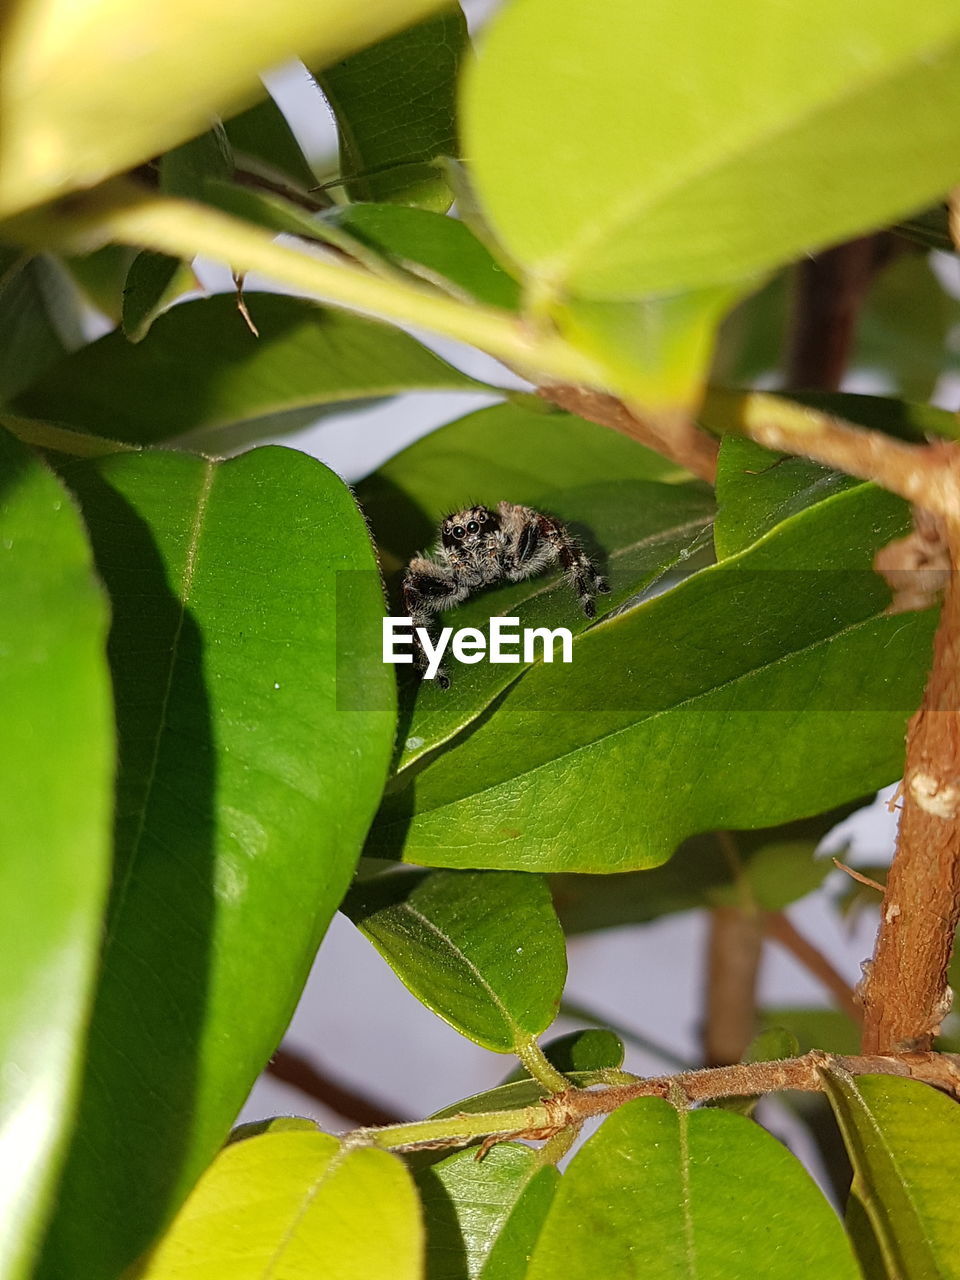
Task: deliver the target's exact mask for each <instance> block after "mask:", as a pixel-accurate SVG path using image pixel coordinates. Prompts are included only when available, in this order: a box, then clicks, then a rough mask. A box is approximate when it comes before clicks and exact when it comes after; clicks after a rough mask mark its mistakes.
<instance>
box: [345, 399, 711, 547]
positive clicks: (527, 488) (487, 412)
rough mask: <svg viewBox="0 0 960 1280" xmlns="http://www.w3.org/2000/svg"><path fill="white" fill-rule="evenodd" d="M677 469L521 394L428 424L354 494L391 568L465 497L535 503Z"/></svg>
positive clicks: (667, 475)
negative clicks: (581, 488)
mask: <svg viewBox="0 0 960 1280" xmlns="http://www.w3.org/2000/svg"><path fill="white" fill-rule="evenodd" d="M684 478H689V477H687V473H686V472H683V471H680V470H679V469H678V468H677V467H676V466H675V465H674V464H672V463H670V462H668V461H667V460H666V459H665V458H663V457H662V456H661V455H660V454H657V453H654V452H653V451H652V450H650V449H644V448H643V447H642V445H639V444H635V443H634V442H633V441H632V440H628V439H627V438H626V437H625V436H621V435H618V434H617V433H616V432H614V431H610V430H609V429H608V428H606V427H600V426H597V425H596V423H593V422H586V421H584V419H583V418H577V417H575V416H574V415H572V414H568V413H553V412H549V411H546V410H545V408H544V406H542V405H541V403H540V402H539V401H535V400H532V399H530V398H526V397H525V398H524V399H523V400H522V401H520V402H519V403H518V402H510V403H508V404H502V405H495V406H494V407H493V408H490V409H481V410H479V411H478V412H477V413H471V414H468V415H467V417H465V418H460V419H458V421H456V422H451V423H450V424H449V426H446V427H441V428H440V429H439V430H438V431H432V432H431V433H430V434H429V435H428V436H425V437H424V438H423V439H422V440H418V441H417V442H416V443H415V444H412V445H411V446H410V447H409V448H408V449H404V450H403V451H402V453H398V454H397V455H396V456H395V457H393V458H391V459H390V461H389V462H386V463H384V465H383V466H382V467H381V468H380V469H379V470H378V471H376V472H374V474H373V475H371V476H368V477H367V479H366V480H364V481H363V482H362V483H361V484H360V485H358V487H357V495H358V497H359V499H360V502H361V504H362V506H363V509H364V511H365V512H366V513H367V516H368V518H369V520H370V523H371V525H372V527H373V531H374V535H375V537H376V540H377V544H378V546H379V547H380V549H381V551H384V550H386V551H388V552H390V553H391V555H392V557H393V561H394V563H393V567H395V568H398V567H399V566H400V564H401V563H403V564H405V563H406V561H407V560H408V559H409V558H410V556H411V555H413V554H414V553H415V552H416V551H418V550H422V549H424V548H425V547H428V546H429V545H431V543H432V542H433V541H434V540H435V539H436V537H437V528H438V526H439V523H440V521H441V519H442V518H443V517H444V516H445V515H447V514H448V513H449V512H450V511H455V510H457V508H458V507H460V506H462V505H463V503H464V502H468V501H469V502H473V501H475V500H476V501H481V502H488V503H493V504H494V505H496V503H497V502H499V501H500V500H501V499H502V498H506V499H507V500H508V501H510V502H521V503H525V504H528V505H530V506H537V505H538V504H539V503H541V502H543V501H544V500H545V499H546V498H547V497H548V496H550V495H555V494H556V493H557V492H558V491H560V490H564V489H571V488H574V487H576V486H581V485H590V484H599V483H602V482H604V481H610V480H613V479H617V480H668V481H670V480H675V479H684ZM678 501H681V502H682V501H683V499H679V500H678ZM638 514H640V513H638Z"/></svg>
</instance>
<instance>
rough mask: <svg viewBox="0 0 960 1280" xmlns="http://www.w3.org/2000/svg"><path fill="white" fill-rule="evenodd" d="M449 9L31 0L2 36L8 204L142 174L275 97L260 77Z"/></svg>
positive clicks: (416, 3) (433, 0) (348, 1)
mask: <svg viewBox="0 0 960 1280" xmlns="http://www.w3.org/2000/svg"><path fill="white" fill-rule="evenodd" d="M441 3H442V0H370V3H368V4H365V5H363V6H357V5H356V4H355V3H353V0H327V3H326V4H324V6H323V9H322V11H321V12H320V13H319V14H318V13H316V12H314V11H312V10H311V9H310V8H309V7H305V6H304V5H302V4H300V3H293V0H279V2H278V3H275V4H272V5H270V6H269V8H266V7H264V8H262V9H258V8H251V9H247V10H245V11H244V13H243V14H242V15H239V14H238V13H237V10H236V8H235V6H233V5H229V4H226V3H224V0H191V2H190V3H185V0H171V2H170V3H167V4H165V5H163V7H162V11H161V9H158V8H153V7H151V6H149V5H143V4H140V3H139V2H138V0H115V2H113V3H108V0H95V2H94V3H90V4H84V5H82V6H80V7H78V6H76V5H75V4H74V3H73V0H46V2H41V0H31V3H30V4H29V5H28V6H27V7H26V9H25V11H24V12H23V13H18V21H17V22H16V23H8V24H6V26H5V29H4V32H3V37H4V38H3V64H4V103H3V135H2V137H0V175H2V178H0V210H2V212H3V213H4V214H9V213H13V212H16V211H19V210H21V209H25V208H28V207H29V206H31V205H36V204H40V203H41V202H43V201H46V200H50V199H51V198H52V197H54V196H56V195H58V194H60V193H61V192H63V191H68V190H74V189H76V188H78V187H80V188H82V187H89V186H93V185H95V184H96V183H99V182H102V181H103V180H104V178H107V177H109V176H110V175H111V174H114V173H119V172H121V171H122V170H126V169H130V168H133V167H134V166H135V165H137V164H140V163H142V162H144V161H147V160H149V159H150V158H151V157H152V156H156V155H160V154H161V153H163V152H165V151H168V150H169V149H170V148H171V147H174V146H177V145H178V144H179V143H181V142H186V141H187V140H188V139H189V138H192V137H194V136H195V135H196V134H197V133H199V132H200V131H201V130H202V129H206V128H208V127H209V123H210V120H211V118H212V117H214V116H217V115H220V116H229V115H231V114H233V113H235V112H237V111H238V110H243V109H244V108H245V107H247V106H249V105H250V103H251V102H253V101H256V100H257V99H259V98H260V97H262V95H263V87H262V85H261V84H260V82H259V79H258V75H259V73H260V72H261V71H264V70H266V69H268V68H270V67H273V66H276V65H277V64H279V63H281V62H283V61H284V60H285V59H287V58H291V57H294V56H297V55H299V56H301V57H303V58H306V59H307V60H308V61H310V63H311V65H312V66H315V67H316V66H324V65H326V64H327V63H329V62H333V61H335V60H336V59H338V58H343V57H344V56H345V55H347V54H349V53H351V52H352V51H353V50H354V49H356V48H358V47H360V46H363V45H365V44H368V43H369V42H370V41H371V40H377V39H378V38H380V37H382V36H386V35H389V34H390V33H391V32H394V31H397V30H399V29H400V28H402V27H403V26H405V25H406V24H407V23H411V22H416V21H418V20H419V19H421V18H423V17H425V16H426V15H427V14H429V13H432V12H433V11H434V10H436V9H438V8H440V7H441ZM225 31H226V32H229V33H230V38H229V40H224V32H225ZM132 52H135V53H136V56H131V53H132Z"/></svg>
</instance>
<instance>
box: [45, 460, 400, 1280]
mask: <svg viewBox="0 0 960 1280" xmlns="http://www.w3.org/2000/svg"><path fill="white" fill-rule="evenodd" d="M64 471H65V474H66V475H67V478H68V480H69V483H70V485H71V487H72V489H73V491H74V492H75V494H76V495H77V497H78V499H79V501H80V503H81V506H82V510H83V515H84V519H85V520H86V523H87V526H88V528H89V530H90V535H91V539H92V542H93V547H94V554H95V557H96V562H97V567H98V569H99V571H100V574H101V576H102V577H103V579H104V582H105V583H106V585H107V588H108V591H109V593H110V597H111V600H112V604H113V612H114V622H113V630H112V633H111V640H110V658H111V664H112V667H113V677H114V686H115V690H116V702H117V716H118V733H119V760H120V775H119V779H118V801H117V820H116V833H115V842H116V860H117V861H116V870H115V876H114V894H113V901H112V903H111V907H110V911H109V915H108V919H107V922H106V925H105V937H104V943H103V954H102V961H101V976H100V987H99V991H98V995H97V1001H96V1005H95V1008H94V1013H93V1019H92V1023H91V1028H90V1040H89V1049H88V1054H87V1070H86V1077H85V1080H84V1084H83V1092H82V1096H81V1101H80V1108H79V1119H78V1124H77V1130H76V1134H75V1137H74V1142H73V1146H72V1148H71V1152H70V1158H69V1161H68V1164H67V1167H66V1173H65V1176H64V1179H63V1182H62V1184H61V1187H60V1192H59V1208H58V1214H57V1217H56V1218H55V1220H54V1223H53V1226H52V1230H51V1233H50V1236H49V1238H48V1241H47V1251H46V1256H45V1259H44V1267H43V1270H42V1272H41V1274H42V1275H44V1276H48V1277H53V1276H57V1277H60V1276H63V1275H65V1274H82V1275H83V1276H84V1277H85V1280H108V1278H109V1280H113V1277H115V1276H116V1275H117V1274H118V1272H119V1271H120V1270H122V1268H123V1267H124V1266H126V1265H127V1264H128V1263H129V1262H130V1261H131V1260H132V1259H133V1258H134V1257H135V1256H136V1255H137V1254H139V1253H140V1252H141V1250H142V1249H143V1248H144V1247H146V1246H147V1245H148V1244H150V1243H151V1241H152V1239H153V1237H154V1235H155V1233H156V1232H157V1231H158V1230H159V1229H160V1228H161V1227H162V1226H163V1225H164V1223H165V1222H166V1221H167V1220H168V1219H169V1217H170V1215H171V1214H172V1213H173V1211H174V1210H175V1209H176V1208H177V1206H178V1205H179V1203H180V1202H181V1200H182V1199H183V1197H184V1196H185V1194H186V1193H187V1192H188V1191H189V1189H190V1187H191V1186H192V1184H193V1182H194V1181H195V1179H196V1177H197V1175H198V1174H199V1173H200V1171H201V1170H202V1169H203V1168H204V1167H205V1166H206V1164H207V1163H208V1161H209V1160H210V1159H211V1158H212V1156H213V1154H214V1152H215V1151H216V1149H217V1148H218V1147H219V1145H220V1144H221V1143H222V1141H223V1140H224V1138H225V1137H226V1134H227V1131H228V1129H229V1127H230V1125H231V1123H232V1122H233V1120H234V1118H235V1116H236V1113H237V1111H238V1110H239V1108H240V1106H241V1104H242V1102H243V1100H244V1098H245V1097H246V1096H247V1093H248V1092H249V1090H250V1088H251V1086H252V1084H253V1082H254V1080H255V1079H256V1078H257V1076H258V1074H259V1073H260V1071H261V1070H262V1068H263V1066H264V1064H265V1063H266V1061H267V1058H268V1057H269V1055H270V1054H271V1053H272V1052H273V1050H274V1048H275V1047H276V1045H277V1043H278V1042H279V1040H280V1037H281V1034H282V1032H283V1030H284V1028H285V1026H286V1023H287V1021H288V1019H289V1017H290V1015H291V1013H292V1011H293V1008H294V1006H295V1004H296V1001H297V998H298V996H299V993H300V989H301V987H302V984H303V982H304V980H305V978H306V975H307V973H308V971H309V968H310V965H311V962H312V960H313V956H314V953H315V951H316V948H317V945H318V943H319V941H320V939H321V937H322V936H323V933H324V931H325V929H326V926H327V923H328V921H329V919H330V917H331V915H332V914H333V912H334V910H335V909H336V907H337V905H338V904H339V902H340V899H341V897H342V895H343V892H344V889H345V888H346V885H347V883H348V882H349V879H350V876H351V874H352V872H353V868H354V865H355V862H356V857H357V854H358V852H359V847H360V843H361V841H362V840H363V835H364V832H365V830H366V827H367V824H368V822H369V819H370V815H371V813H372V811H373V808H374V806H375V804H376V801H377V797H378V795H379V793H380V789H381V787H382V785H383V777H384V773H385V769H386V763H387V759H388V756H389V751H390V744H391V741H392V736H393V722H394V717H393V714H392V713H391V711H390V698H389V688H388V687H387V676H386V673H385V668H384V667H383V665H382V663H381V662H380V661H379V655H370V654H364V653H359V652H354V653H352V654H350V653H346V652H343V653H341V654H340V655H339V656H338V655H337V653H336V646H335V614H336V613H338V612H339V613H341V614H342V615H344V617H346V618H350V619H352V620H353V621H354V622H355V623H356V625H357V626H358V627H362V626H363V625H365V624H368V623H369V621H370V620H372V619H376V618H379V616H380V613H381V610H382V607H383V606H382V597H381V593H380V589H379V585H378V580H377V574H376V570H375V562H374V558H373V554H372V549H371V547H370V543H369V540H368V537H367V533H366V527H365V525H364V522H363V518H362V516H361V515H360V513H359V511H358V510H357V508H356V506H355V504H354V502H353V499H352V496H351V494H350V492H349V490H348V489H347V488H346V486H345V485H344V484H343V483H342V482H341V481H340V480H339V479H338V478H337V477H336V476H334V475H333V474H332V473H331V472H329V471H328V470H327V469H326V468H325V467H323V466H321V465H320V464H319V463H317V462H315V461H313V460H312V459H310V458H308V457H306V456H305V455H304V454H301V453H298V452H296V451H294V450H290V449H279V448H270V449H259V450H255V451H253V452H251V453H247V454H245V455H243V457H241V458H238V459H235V460H233V461H230V462H225V463H215V462H211V461H207V460H203V459H200V458H195V457H190V456H188V455H186V454H177V453H172V452H170V453H159V452H158V453H138V454H123V455H116V456H114V457H111V458H107V459H105V460H102V461H99V462H96V463H75V464H71V465H68V466H65V467H64ZM344 579H346V585H345V587H344V582H343V580H344ZM338 586H340V587H341V590H340V591H339V592H338V591H337V587H338ZM357 682H359V683H363V684H366V685H369V684H372V685H373V686H374V687H377V686H379V687H380V705H381V706H382V707H383V708H384V709H383V710H382V711H377V712H374V713H362V712H355V713H349V714H347V713H343V712H341V711H339V710H338V707H337V695H338V691H340V690H341V689H344V688H347V687H349V686H350V685H352V684H354V683H357Z"/></svg>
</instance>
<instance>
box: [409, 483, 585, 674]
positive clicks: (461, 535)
mask: <svg viewBox="0 0 960 1280" xmlns="http://www.w3.org/2000/svg"><path fill="white" fill-rule="evenodd" d="M554 565H559V566H560V568H561V569H563V570H564V571H565V572H566V575H567V579H568V581H569V582H570V585H571V586H572V587H573V589H574V591H576V593H577V597H578V599H579V600H580V604H581V606H582V608H583V612H584V613H585V614H586V615H587V617H588V618H592V617H594V615H595V613H596V608H595V606H594V599H595V598H596V596H597V595H598V594H600V593H604V592H607V591H609V590H610V588H609V587H608V586H607V583H606V581H605V580H604V579H603V578H602V577H601V576H600V574H599V573H598V572H597V570H596V569H595V568H594V566H593V563H592V562H591V560H590V559H589V557H588V556H587V555H586V554H585V553H584V552H583V550H582V549H581V547H580V546H579V544H578V543H577V542H576V540H575V539H574V538H573V537H571V535H570V534H569V533H568V532H567V530H566V528H565V527H564V526H563V525H562V524H561V523H560V521H559V520H555V519H554V518H553V516H548V515H545V514H544V513H543V512H541V511H534V510H533V508H532V507H521V506H518V505H517V504H516V503H514V502H501V503H499V504H498V506H497V509H496V511H491V510H490V508H489V507H482V506H475V507H467V508H465V509H464V510H463V511H455V512H453V514H452V515H449V516H446V517H445V519H444V520H443V521H442V523H441V525H440V541H439V546H438V547H437V550H436V551H435V552H434V553H433V555H432V556H416V557H414V559H413V560H411V561H410V564H409V565H408V566H407V571H406V573H405V574H404V577H403V608H404V612H405V613H406V614H408V615H409V617H410V618H411V619H412V620H413V626H414V628H417V627H424V628H426V629H427V630H429V628H430V622H431V620H432V618H433V616H434V614H437V613H440V612H441V611H442V610H443V609H452V608H453V607H454V606H455V605H458V604H462V603H463V601H464V600H466V599H468V598H469V597H470V596H472V595H474V594H475V593H476V592H477V591H482V590H483V589H484V588H485V587H491V586H493V585H494V584H495V583H498V582H522V581H523V580H524V579H525V578H534V577H536V576H537V575H538V574H540V573H543V572H544V571H545V570H547V569H550V568H552V567H553V566H554ZM414 636H415V637H416V630H414ZM415 647H416V651H417V663H418V665H419V667H420V669H421V670H424V669H425V668H426V665H427V659H426V654H425V653H424V650H423V647H422V646H421V645H420V644H419V641H416V642H415ZM437 680H438V682H439V684H440V686H441V688H444V689H445V688H447V686H448V685H449V683H450V679H449V676H448V675H447V673H446V672H445V671H444V670H443V668H441V669H440V670H439V671H438V672H437Z"/></svg>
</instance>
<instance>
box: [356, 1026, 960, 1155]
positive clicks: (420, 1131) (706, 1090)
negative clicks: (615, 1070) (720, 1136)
mask: <svg viewBox="0 0 960 1280" xmlns="http://www.w3.org/2000/svg"><path fill="white" fill-rule="evenodd" d="M826 1069H833V1070H837V1069H839V1070H842V1071H847V1072H849V1073H850V1074H851V1075H866V1074H870V1075H895V1076H908V1077H910V1078H912V1079H915V1080H922V1081H924V1082H926V1083H928V1084H932V1085H934V1086H935V1087H937V1088H939V1089H943V1090H944V1091H946V1092H947V1093H950V1094H951V1095H953V1096H956V1095H957V1093H958V1091H960V1055H954V1054H940V1053H918V1054H912V1055H907V1056H902V1057H886V1056H880V1055H875V1056H861V1057H843V1056H839V1055H835V1054H828V1053H822V1052H820V1051H819V1050H812V1051H811V1052H810V1053H807V1054H804V1055H803V1057H800V1058H787V1059H783V1060H781V1061H775V1062H750V1063H737V1064H736V1065H735V1066H728V1067H714V1068H707V1069H704V1070H702V1071H686V1072H682V1073H680V1074H679V1075H675V1076H654V1077H648V1078H640V1077H637V1078H636V1079H635V1080H634V1081H632V1082H631V1083H629V1084H622V1085H612V1086H609V1087H604V1088H599V1089H568V1090H567V1091H566V1092H564V1093H561V1094H555V1095H553V1096H552V1097H550V1098H546V1099H544V1100H543V1102H541V1103H538V1104H536V1105H534V1106H529V1107H518V1108H516V1109H515V1110H513V1111H488V1112H479V1113H476V1114H470V1115H467V1114H460V1115H456V1116H446V1117H442V1118H440V1119H436V1120H421V1121H418V1122H415V1123H412V1124H402V1125H391V1126H389V1127H387V1128H384V1129H357V1130H354V1131H353V1132H352V1133H350V1134H347V1135H346V1136H345V1139H344V1141H345V1142H347V1143H348V1144H350V1145H356V1146H360V1145H366V1146H376V1147H383V1148H386V1149H388V1150H395V1151H396V1150H415V1149H418V1148H426V1149H429V1148H441V1147H456V1146H465V1145H466V1144H467V1143H469V1142H473V1141H476V1140H478V1139H482V1138H489V1137H494V1136H495V1137H502V1138H532V1139H537V1138H550V1137H552V1136H553V1135H554V1134H555V1133H557V1132H560V1131H562V1130H564V1129H567V1128H570V1127H572V1126H578V1125H580V1124H582V1123H583V1121H584V1120H587V1119H589V1118H590V1117H592V1116H600V1115H607V1114H608V1113H609V1112H611V1111H615V1110H616V1109H617V1108H618V1107H622V1106H623V1105H624V1104H625V1103H627V1102H633V1101H634V1100H635V1099H637V1098H669V1099H671V1100H676V1099H679V1101H680V1102H681V1103H684V1102H685V1103H686V1104H691V1103H695V1102H705V1101H707V1100H708V1099H710V1098H732V1097H749V1096H752V1095H755V1094H764V1093H777V1092H780V1091H781V1090H783V1089H799V1090H802V1091H804V1092H807V1093H812V1092H819V1091H821V1090H822V1088H823V1081H822V1074H821V1073H822V1072H823V1071H824V1070H826Z"/></svg>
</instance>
